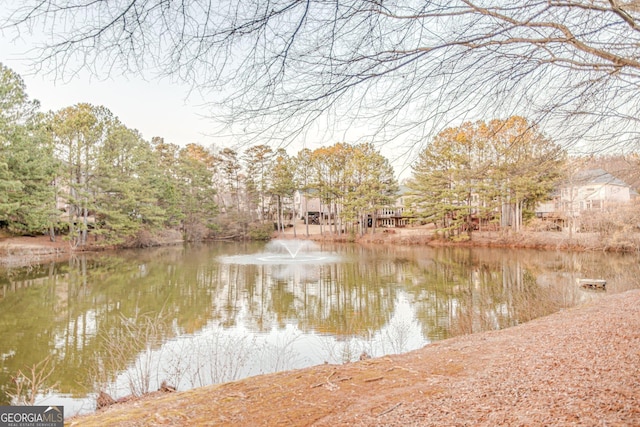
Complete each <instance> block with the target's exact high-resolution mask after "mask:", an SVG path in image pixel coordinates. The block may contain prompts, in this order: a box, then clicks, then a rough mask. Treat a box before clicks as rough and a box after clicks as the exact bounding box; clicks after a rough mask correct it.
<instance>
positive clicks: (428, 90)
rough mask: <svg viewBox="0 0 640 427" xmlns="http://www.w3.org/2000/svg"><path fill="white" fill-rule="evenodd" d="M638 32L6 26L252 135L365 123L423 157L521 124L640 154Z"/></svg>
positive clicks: (120, 23)
mask: <svg viewBox="0 0 640 427" xmlns="http://www.w3.org/2000/svg"><path fill="white" fill-rule="evenodd" d="M639 21H640V2H639V1H637V0H533V1H530V0H516V1H512V2H501V1H495V0H434V1H422V0H420V1H418V0H413V1H408V2H404V1H403V2H399V1H389V0H344V1H343V0H331V1H330V0H270V1H261V0H252V1H246V0H220V1H215V2H214V1H211V0H182V1H179V2H172V1H167V0H116V1H108V2H95V1H91V0H38V1H35V0H31V1H27V2H25V3H24V4H23V5H21V6H20V7H18V8H17V9H16V8H14V9H13V11H12V12H11V13H10V14H9V15H8V17H7V18H6V20H5V23H4V24H3V26H2V27H3V28H4V29H5V31H7V30H8V29H9V28H13V29H17V30H19V31H25V30H26V29H29V30H31V31H34V32H37V33H45V34H53V35H54V36H53V38H52V39H51V40H48V41H47V42H46V45H45V46H44V47H43V48H42V49H41V50H40V51H39V52H40V57H39V59H40V60H41V61H40V62H39V63H40V64H43V65H51V64H52V65H54V66H55V67H56V68H55V69H56V70H60V69H64V70H65V72H66V73H73V72H75V71H78V69H81V68H88V69H90V70H92V71H94V72H95V73H98V74H100V75H104V74H110V73H115V72H124V73H127V72H130V71H144V72H154V73H159V74H169V75H172V76H175V77H178V78H180V79H182V80H185V81H187V82H190V83H192V84H193V85H194V87H196V88H198V89H203V90H206V91H213V92H214V93H216V98H217V99H220V103H219V104H216V105H219V106H222V107H224V110H223V111H224V113H225V114H224V117H225V118H226V120H225V121H224V123H225V124H226V125H228V126H230V127H231V128H232V129H235V130H236V131H239V133H242V134H243V135H246V136H248V137H252V138H253V137H255V136H256V134H260V135H262V136H266V137H269V138H271V139H273V138H277V137H281V138H284V139H285V140H290V139H291V138H294V137H296V136H298V135H300V134H301V133H303V132H305V131H308V130H310V129H317V128H315V127H314V126H317V127H319V128H325V129H326V128H327V127H329V128H331V126H336V128H335V129H333V128H332V130H334V131H338V130H344V129H346V128H348V127H350V126H364V127H366V129H367V130H368V131H370V132H371V135H372V136H373V137H375V138H377V140H380V141H393V140H396V139H397V138H402V140H403V141H405V142H406V145H405V146H404V147H406V150H408V151H409V152H410V151H412V150H415V149H417V148H420V144H416V143H417V142H420V141H424V140H425V137H426V136H430V135H434V132H437V131H438V130H440V129H442V128H443V127H444V126H446V125H449V124H450V123H451V122H452V121H454V124H457V123H458V122H459V121H460V119H461V118H462V117H464V118H465V119H474V118H486V117H506V116H510V115H513V114H519V115H524V116H527V117H528V118H529V119H530V120H532V121H536V122H538V123H540V124H542V125H544V126H545V127H546V129H545V130H546V131H547V132H549V133H552V134H553V135H554V136H555V137H556V139H561V138H564V141H565V142H566V143H570V142H574V141H577V140H582V141H589V140H593V141H598V145H597V146H592V147H591V148H597V149H599V150H604V149H606V148H609V146H610V145H616V146H624V147H627V146H629V144H630V143H635V142H636V141H637V138H638V119H637V118H638V117H640V114H639V113H640V103H638V102H637V93H638V89H639V86H640V78H639V77H640V23H639ZM48 62H49V63H50V64H47V63H48ZM333 119H340V121H339V123H341V124H340V125H333V123H337V122H338V120H333ZM327 123H332V125H327ZM551 129H552V130H551ZM395 146H396V147H400V145H399V144H396V145H395ZM397 151H398V153H399V152H400V151H399V150H397Z"/></svg>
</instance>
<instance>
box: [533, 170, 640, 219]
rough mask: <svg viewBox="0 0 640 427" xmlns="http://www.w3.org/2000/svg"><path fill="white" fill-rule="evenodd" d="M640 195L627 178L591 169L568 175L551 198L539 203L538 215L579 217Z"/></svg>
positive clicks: (540, 216) (559, 217) (548, 217)
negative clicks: (619, 177)
mask: <svg viewBox="0 0 640 427" xmlns="http://www.w3.org/2000/svg"><path fill="white" fill-rule="evenodd" d="M636 197H638V193H637V192H636V191H635V190H634V189H633V188H631V186H630V185H628V184H627V183H625V182H624V181H622V180H620V179H618V178H616V177H615V176H613V175H611V174H610V173H608V172H607V171H605V170H603V169H589V170H585V171H581V172H578V173H576V174H575V175H574V176H572V177H570V178H568V179H566V180H565V181H564V183H563V184H562V185H560V186H559V187H558V189H557V191H556V193H555V194H554V196H553V199H552V200H551V201H549V202H546V203H541V204H540V205H539V206H538V208H537V210H536V215H537V216H538V217H539V218H543V219H562V218H566V217H577V216H580V215H581V214H582V213H584V212H585V211H590V210H604V209H605V208H607V207H611V206H615V205H617V204H620V203H628V202H630V201H631V200H633V199H634V198H636Z"/></svg>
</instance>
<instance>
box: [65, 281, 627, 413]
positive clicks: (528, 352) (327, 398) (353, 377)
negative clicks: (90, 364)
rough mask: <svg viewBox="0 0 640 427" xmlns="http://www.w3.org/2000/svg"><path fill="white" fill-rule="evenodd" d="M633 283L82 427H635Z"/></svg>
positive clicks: (160, 402)
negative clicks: (501, 322)
mask: <svg viewBox="0 0 640 427" xmlns="http://www.w3.org/2000/svg"><path fill="white" fill-rule="evenodd" d="M638 307H640V290H634V291H629V292H626V293H622V294H616V295H611V296H607V297H605V298H602V299H599V300H597V301H596V302H593V303H589V305H586V306H582V307H579V308H573V309H569V310H565V311H562V312H559V313H556V314H554V315H551V316H548V317H545V318H541V319H537V320H533V321H531V322H528V323H526V324H523V325H520V326H516V327H513V328H509V329H506V330H502V331H491V332H485V333H479V334H474V335H468V336H462V337H457V338H452V339H449V340H445V341H440V342H437V343H434V344H431V345H428V346H426V347H424V348H422V349H420V350H417V351H413V352H410V353H407V354H402V355H395V356H387V357H382V358H378V359H369V360H364V361H360V362H356V363H349V364H344V365H321V366H315V367H311V368H307V369H302V370H297V371H289V372H281V373H276V374H271V375H263V376H258V377H253V378H248V379H245V380H242V381H237V382H233V383H226V384H222V385H215V386H209V387H203V388H198V389H194V390H190V391H184V392H176V393H168V394H155V395H151V396H147V397H146V398H143V399H141V400H138V401H134V402H128V403H124V404H118V405H113V406H111V407H108V408H106V409H104V410H102V411H100V412H98V413H95V414H91V415H88V416H82V417H78V418H75V419H72V420H68V423H69V424H70V425H74V426H76V425H77V426H80V425H87V426H106V425H109V426H114V425H115V426H148V425H173V426H191V425H193V426H205V425H211V426H213V425H224V426H309V425H314V426H443V425H446V426H497V425H500V426H502V425H506V426H543V425H544V426H569V425H570V426H596V425H598V426H637V425H640V312H639V309H638Z"/></svg>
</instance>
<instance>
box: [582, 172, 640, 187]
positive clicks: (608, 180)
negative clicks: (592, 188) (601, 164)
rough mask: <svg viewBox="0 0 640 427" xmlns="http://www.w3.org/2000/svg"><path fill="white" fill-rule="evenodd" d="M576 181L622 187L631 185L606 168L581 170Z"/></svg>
mask: <svg viewBox="0 0 640 427" xmlns="http://www.w3.org/2000/svg"><path fill="white" fill-rule="evenodd" d="M574 182H576V183H580V184H583V185H588V184H609V185H619V186H621V187H630V185H629V184H627V183H626V182H624V181H622V180H621V179H618V178H616V177H615V176H613V175H611V174H610V173H609V172H607V171H605V170H604V169H587V170H584V171H580V172H578V173H577V174H576V175H575V178H574Z"/></svg>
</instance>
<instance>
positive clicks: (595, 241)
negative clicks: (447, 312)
mask: <svg viewBox="0 0 640 427" xmlns="http://www.w3.org/2000/svg"><path fill="white" fill-rule="evenodd" d="M306 231H307V230H306V226H305V225H304V224H298V225H297V226H296V228H295V230H294V228H288V229H286V231H285V233H283V234H279V233H274V235H273V238H276V239H277V238H280V239H294V238H297V239H309V240H313V241H317V242H343V243H353V242H355V243H358V244H363V245H369V244H373V245H406V246H457V247H503V248H528V249H544V250H565V251H611V252H638V251H640V243H638V242H640V234H639V235H632V236H624V237H625V238H624V239H622V240H621V237H620V236H618V237H617V240H616V239H613V240H612V239H604V238H602V236H599V235H597V234H595V233H592V234H587V233H581V234H578V235H574V236H571V237H569V236H567V235H566V234H564V233H560V232H524V233H519V234H513V233H511V234H509V233H499V232H476V233H474V235H473V237H472V239H471V240H468V241H460V242H451V241H445V240H439V239H434V237H433V231H432V230H430V229H427V228H418V227H416V228H413V227H409V228H399V229H382V230H378V232H377V233H375V234H367V235H365V236H358V237H357V238H355V237H353V236H350V235H345V234H342V235H335V234H331V233H330V232H328V231H326V227H325V230H323V231H321V229H320V226H318V225H312V226H310V227H309V235H307V232H306ZM182 243H184V242H183V241H182V240H180V239H177V238H175V236H171V238H170V239H166V238H165V239H164V240H163V239H162V238H160V239H159V240H158V242H157V245H158V246H164V245H176V244H182ZM114 249H117V248H105V247H98V246H91V245H89V246H87V247H85V248H82V249H78V248H72V247H71V245H70V244H69V242H67V241H66V240H65V239H64V238H59V239H57V241H55V242H51V241H50V240H49V237H48V236H37V237H5V238H0V267H21V266H29V265H35V264H41V263H45V262H51V261H65V260H66V259H68V258H69V257H70V256H73V255H74V254H78V253H91V252H104V251H108V250H114Z"/></svg>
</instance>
